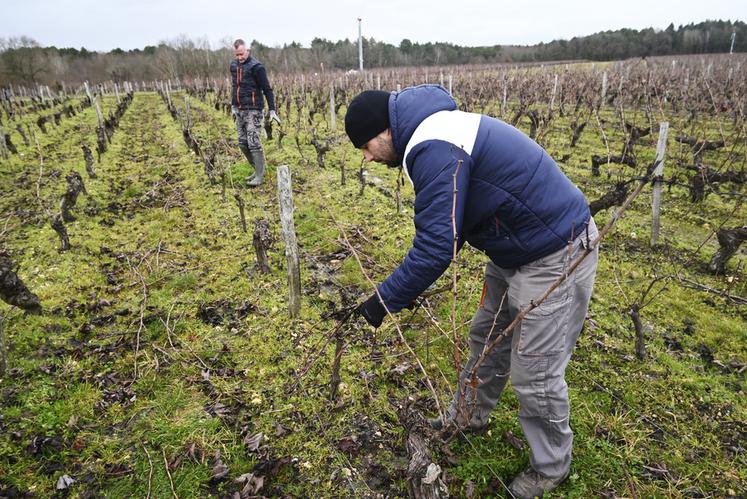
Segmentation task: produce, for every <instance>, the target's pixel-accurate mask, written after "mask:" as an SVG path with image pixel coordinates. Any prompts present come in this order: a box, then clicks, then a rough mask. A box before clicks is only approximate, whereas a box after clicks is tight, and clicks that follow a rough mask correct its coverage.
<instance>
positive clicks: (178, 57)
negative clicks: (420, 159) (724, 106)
mask: <svg viewBox="0 0 747 499" xmlns="http://www.w3.org/2000/svg"><path fill="white" fill-rule="evenodd" d="M733 34H734V36H735V43H734V51H735V52H745V51H747V24H745V23H744V22H742V21H735V22H731V21H705V22H701V23H697V24H694V23H691V24H687V25H684V26H679V27H676V28H675V26H674V25H673V24H670V25H669V26H668V27H667V28H666V29H664V30H655V29H653V28H647V29H643V30H635V29H620V30H616V31H604V32H599V33H595V34H593V35H589V36H582V37H574V38H572V39H570V40H554V41H552V42H550V43H540V44H537V45H529V46H517V45H494V46H490V47H462V46H459V45H454V44H452V43H440V42H439V43H431V42H428V43H417V42H412V41H410V40H408V39H404V40H402V41H401V42H400V44H399V45H393V44H390V43H385V42H380V41H376V40H375V39H373V38H364V39H363V59H364V67H365V68H373V67H375V68H381V67H392V66H415V65H417V66H424V65H425V66H445V65H451V64H491V63H506V62H509V63H511V62H515V63H523V62H540V61H558V60H592V61H605V60H617V59H627V58H631V57H647V56H657V55H679V54H706V53H724V52H729V50H730V48H731V43H732V35H733ZM252 48H253V55H254V56H255V57H256V58H258V59H259V60H261V61H262V62H263V63H265V65H266V66H267V67H268V70H269V71H270V72H271V73H272V72H282V71H297V70H305V71H326V70H349V69H356V68H357V67H358V42H357V40H349V39H345V40H339V41H336V42H333V41H329V40H325V39H323V38H315V39H314V40H313V41H312V42H311V45H310V46H309V47H304V46H302V45H301V44H300V43H296V42H293V43H290V44H286V45H284V46H282V47H269V46H267V45H264V44H262V43H261V42H259V41H256V40H254V41H253V42H252ZM231 57H233V55H232V50H231V47H230V42H228V43H227V46H225V47H220V48H217V49H216V48H215V47H211V45H210V43H209V42H208V41H207V40H204V39H191V38H188V37H186V36H181V37H179V38H176V39H174V40H168V41H164V42H162V43H160V44H159V45H158V46H146V47H145V48H143V49H134V50H127V51H125V50H122V49H118V48H117V49H114V50H111V51H110V52H105V53H104V52H95V51H90V50H86V48H85V47H81V48H80V49H77V48H57V47H42V46H40V45H39V44H38V43H37V42H36V41H35V40H33V39H31V38H28V37H11V38H0V86H7V85H8V84H11V83H12V84H22V85H36V84H44V85H49V86H53V87H56V88H59V87H60V85H61V82H63V81H64V82H67V83H75V82H82V81H84V80H88V81H90V82H92V83H98V82H102V81H110V80H113V81H128V80H129V81H140V80H153V79H166V78H171V79H175V78H190V77H206V78H221V77H225V73H226V69H227V64H228V61H229V60H230V59H231Z"/></svg>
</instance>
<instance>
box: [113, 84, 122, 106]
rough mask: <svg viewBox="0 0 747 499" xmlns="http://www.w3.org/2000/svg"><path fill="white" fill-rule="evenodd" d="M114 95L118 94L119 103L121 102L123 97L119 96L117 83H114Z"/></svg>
mask: <svg viewBox="0 0 747 499" xmlns="http://www.w3.org/2000/svg"><path fill="white" fill-rule="evenodd" d="M114 95H116V96H117V104H121V103H122V99H120V97H119V85H118V84H117V83H115V84H114Z"/></svg>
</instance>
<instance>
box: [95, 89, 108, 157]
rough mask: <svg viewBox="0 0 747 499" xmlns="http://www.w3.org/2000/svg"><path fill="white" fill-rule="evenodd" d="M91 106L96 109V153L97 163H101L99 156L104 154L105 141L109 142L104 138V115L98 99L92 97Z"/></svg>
mask: <svg viewBox="0 0 747 499" xmlns="http://www.w3.org/2000/svg"><path fill="white" fill-rule="evenodd" d="M93 106H94V108H95V109H96V119H97V120H98V124H99V125H98V126H97V127H96V142H97V146H98V147H97V148H96V149H97V151H98V153H99V161H101V155H102V154H103V153H105V152H106V149H107V147H108V146H107V141H108V140H109V139H108V137H107V136H106V129H105V128H104V114H103V113H102V112H101V106H99V99H98V97H94V99H93Z"/></svg>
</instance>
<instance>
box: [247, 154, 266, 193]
mask: <svg viewBox="0 0 747 499" xmlns="http://www.w3.org/2000/svg"><path fill="white" fill-rule="evenodd" d="M249 155H250V157H251V159H250V160H249V162H250V163H251V164H252V165H253V166H254V174H253V175H252V176H251V177H249V178H248V179H247V180H246V186H247V187H257V186H258V185H260V184H261V183H262V181H263V180H264V178H265V153H264V152H262V150H261V149H260V150H258V151H249Z"/></svg>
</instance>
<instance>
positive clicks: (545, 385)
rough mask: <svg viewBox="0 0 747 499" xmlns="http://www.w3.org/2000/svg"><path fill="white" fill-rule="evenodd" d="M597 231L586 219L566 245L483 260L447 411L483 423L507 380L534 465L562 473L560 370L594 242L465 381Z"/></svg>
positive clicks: (572, 339)
mask: <svg viewBox="0 0 747 499" xmlns="http://www.w3.org/2000/svg"><path fill="white" fill-rule="evenodd" d="M596 236H597V228H596V225H595V224H594V220H593V219H591V220H590V222H589V226H588V232H587V231H584V232H583V233H582V234H581V235H580V236H578V237H577V238H576V240H575V241H573V243H571V244H570V245H569V246H568V247H566V248H563V249H560V250H558V251H556V252H555V253H551V254H549V255H547V256H545V257H542V258H540V259H538V260H535V261H534V262H530V263H528V264H526V265H522V266H521V267H519V268H516V269H504V268H501V267H498V266H497V265H495V264H494V263H492V262H491V263H488V265H487V268H486V269H485V285H484V288H483V298H482V300H481V302H480V306H479V308H478V309H477V311H476V312H475V315H474V317H473V318H472V324H471V326H470V332H469V337H470V352H471V356H470V359H469V360H468V361H467V364H466V365H465V366H464V368H463V370H462V373H461V376H460V387H461V388H458V389H457V392H456V394H455V398H454V401H453V402H452V404H451V407H450V408H449V411H448V417H449V418H451V419H452V420H455V421H467V418H469V423H468V424H469V425H470V426H471V427H473V428H475V427H476V428H479V427H482V426H484V425H486V424H487V423H488V416H489V415H490V412H491V411H493V409H495V406H496V404H497V402H498V398H499V397H500V395H501V392H502V391H503V388H504V387H505V385H506V382H507V381H508V380H509V378H510V379H511V384H512V386H513V389H514V392H515V393H516V397H517V398H518V399H519V403H520V404H521V410H520V411H519V423H520V424H521V428H522V430H523V431H524V436H525V437H526V439H527V441H528V442H529V447H530V448H531V454H530V461H531V464H532V467H533V468H534V469H535V470H536V471H539V472H540V473H542V474H543V475H545V476H548V477H551V478H555V477H561V476H563V475H564V474H566V473H567V472H568V469H569V468H570V465H571V446H572V443H573V433H572V432H571V428H570V426H569V417H570V407H569V404H568V385H566V382H565V368H566V366H567V365H568V361H569V360H570V358H571V353H572V352H573V348H574V346H575V345H576V340H577V339H578V335H579V333H580V332H581V328H582V326H583V323H584V318H585V317H586V311H587V309H588V306H589V299H590V298H591V291H592V287H593V286H594V276H595V274H596V268H597V261H598V258H599V253H598V251H599V250H598V248H595V249H594V250H593V251H592V253H591V254H589V255H588V256H587V257H586V259H584V261H583V262H582V263H581V264H580V265H579V266H578V267H577V268H576V270H575V272H573V273H572V274H570V276H568V278H567V279H566V280H565V281H564V282H563V283H562V284H561V285H560V286H558V287H557V288H556V289H555V290H554V291H553V292H552V293H551V294H550V295H549V296H548V297H547V299H546V300H545V301H544V302H543V303H541V304H540V305H539V306H538V307H537V308H535V309H534V310H532V311H531V312H529V313H528V314H527V315H526V316H525V317H524V319H523V320H522V321H521V323H520V324H519V326H517V327H516V328H515V329H514V331H513V333H512V337H511V338H507V339H506V340H505V341H503V342H502V343H499V344H498V346H497V347H496V348H495V349H494V350H492V351H491V352H490V354H489V355H488V356H487V357H486V359H485V362H484V363H483V364H481V365H480V367H479V368H478V369H477V373H476V374H477V378H478V380H479V382H478V386H477V389H472V388H471V387H470V386H469V385H468V384H467V383H465V380H466V379H467V378H468V377H469V376H470V374H471V372H472V366H474V365H475V362H476V361H477V359H478V358H479V357H480V354H481V353H482V351H483V349H484V347H485V346H486V345H487V344H489V343H490V342H491V341H492V339H493V338H495V337H496V336H498V334H499V333H500V331H501V330H502V329H503V328H505V327H506V326H508V325H509V324H510V323H511V321H513V319H514V317H516V315H517V314H518V313H519V312H520V311H521V310H522V309H523V308H524V307H526V306H527V305H528V304H529V303H530V302H531V301H532V300H536V299H537V298H539V297H540V296H541V295H542V293H543V292H544V291H545V290H547V289H548V288H549V287H550V285H551V284H552V283H553V282H554V281H555V280H556V279H557V278H558V277H560V276H561V275H563V274H564V273H565V272H566V269H567V268H568V265H569V264H570V262H572V261H573V260H574V259H575V258H576V257H577V256H578V255H580V254H581V253H582V252H583V251H584V249H585V248H586V247H587V245H588V243H589V241H593V240H594V239H595V238H596Z"/></svg>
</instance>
